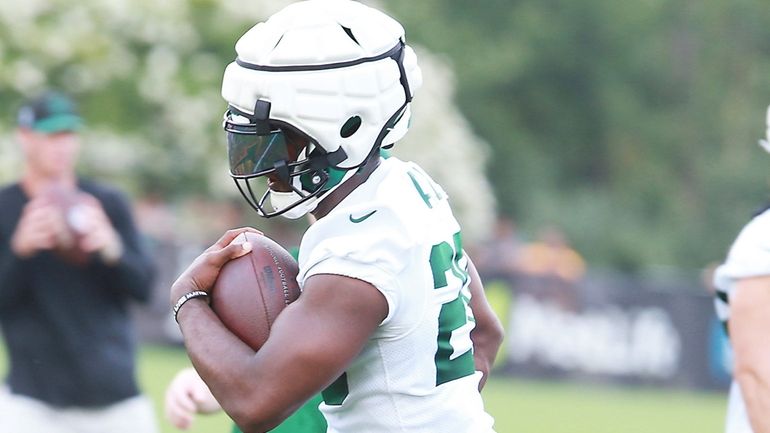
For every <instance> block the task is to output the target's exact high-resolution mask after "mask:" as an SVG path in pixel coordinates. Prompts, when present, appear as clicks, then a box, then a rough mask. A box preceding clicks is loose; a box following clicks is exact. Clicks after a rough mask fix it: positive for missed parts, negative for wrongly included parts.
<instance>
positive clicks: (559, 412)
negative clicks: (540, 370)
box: [0, 346, 726, 433]
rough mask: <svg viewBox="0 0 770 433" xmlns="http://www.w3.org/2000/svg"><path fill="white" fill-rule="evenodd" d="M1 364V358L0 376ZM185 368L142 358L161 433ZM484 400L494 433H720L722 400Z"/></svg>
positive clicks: (216, 421)
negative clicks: (168, 394)
mask: <svg viewBox="0 0 770 433" xmlns="http://www.w3.org/2000/svg"><path fill="white" fill-rule="evenodd" d="M4 361H5V359H4V357H3V356H0V371H3V372H4V371H5V366H4ZM188 365H189V361H188V359H187V355H186V354H185V353H184V351H183V350H182V349H181V348H170V347H158V346H149V347H144V348H143V349H142V351H141V353H140V359H139V376H140V381H141V385H142V387H143V389H144V391H145V392H146V393H147V394H148V395H149V396H150V398H151V399H152V400H153V402H154V403H155V407H156V411H157V413H158V416H159V418H160V425H161V431H162V432H163V433H172V432H178V430H176V429H174V428H173V427H172V426H171V425H170V424H169V423H168V422H167V421H166V420H165V419H163V416H162V414H163V408H162V404H163V393H164V390H165V387H166V385H167V384H168V383H169V381H170V380H171V378H172V377H173V376H174V374H175V373H176V372H177V371H179V370H180V369H181V368H183V367H186V366H188ZM484 401H485V404H486V406H487V409H488V410H489V412H490V413H491V414H492V415H493V416H494V417H495V420H496V422H495V426H496V430H497V431H498V433H518V432H523V433H653V432H654V433H682V432H699V433H720V432H722V431H723V428H722V424H723V418H724V412H725V402H726V397H725V395H723V394H714V393H688V392H680V391H677V392H674V391H661V390H652V389H629V388H606V387H586V386H580V385H574V384H564V383H543V382H531V381H523V380H519V379H510V378H507V377H501V376H492V378H491V380H490V382H489V383H488V385H487V387H486V389H485V390H484ZM188 431H189V432H192V433H219V432H222V433H227V432H229V431H230V422H229V420H228V418H227V417H226V416H225V415H224V414H219V415H208V416H201V417H199V418H198V419H197V420H196V423H195V425H194V426H193V428H192V429H190V430H188ZM437 433H439V432H437ZM440 433H444V432H440Z"/></svg>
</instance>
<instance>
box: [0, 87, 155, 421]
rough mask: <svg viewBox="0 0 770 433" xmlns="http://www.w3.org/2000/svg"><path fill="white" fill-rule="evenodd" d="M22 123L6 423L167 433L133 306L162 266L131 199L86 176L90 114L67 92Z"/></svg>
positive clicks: (0, 240) (40, 101) (3, 291)
mask: <svg viewBox="0 0 770 433" xmlns="http://www.w3.org/2000/svg"><path fill="white" fill-rule="evenodd" d="M18 120H19V128H18V139H19V142H20V144H21V148H22V153H23V156H24V161H23V172H22V176H21V178H20V179H19V181H18V182H15V183H13V184H11V185H8V186H6V187H4V188H3V189H2V190H0V204H2V206H1V207H0V328H1V329H2V333H3V337H4V340H5V343H6V347H7V352H8V358H9V361H10V370H9V373H8V376H7V378H6V385H7V387H6V388H2V390H0V430H1V431H3V432H30V433H31V432H46V433H52V432H53V433H91V432H93V433H96V432H99V433H102V432H110V433H120V432H125V433H152V432H156V431H157V426H156V421H155V417H154V414H153V411H152V408H151V405H150V402H149V400H148V399H146V398H145V397H144V396H142V395H140V392H139V389H138V386H137V383H136V377H135V365H134V362H135V342H134V335H133V331H132V329H131V323H130V319H129V309H128V304H129V302H130V301H131V300H138V301H146V300H147V299H148V297H149V295H150V288H151V280H152V275H153V267H152V265H151V262H150V261H149V259H148V257H147V255H146V254H145V253H144V252H143V251H142V248H141V246H140V240H139V236H138V234H137V230H136V228H135V226H134V221H133V219H132V216H131V210H130V207H129V203H128V201H127V199H126V198H125V197H124V195H123V194H122V193H121V192H119V191H117V190H116V189H114V188H112V187H109V186H106V185H103V184H100V183H96V182H93V181H90V180H86V179H82V178H79V177H78V176H77V175H76V173H75V164H76V161H77V156H78V152H79V147H80V142H79V137H78V135H77V131H78V130H79V129H80V128H81V127H82V123H83V122H82V119H81V118H80V116H79V115H78V114H77V111H76V108H75V105H74V103H73V102H72V101H71V100H70V99H69V98H68V97H66V96H64V95H62V94H59V93H47V94H44V95H42V96H41V97H39V98H37V99H34V100H32V101H30V102H29V103H27V105H25V106H24V107H22V108H21V110H20V111H19V119H18Z"/></svg>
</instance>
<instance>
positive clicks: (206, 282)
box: [170, 227, 262, 306]
mask: <svg viewBox="0 0 770 433" xmlns="http://www.w3.org/2000/svg"><path fill="white" fill-rule="evenodd" d="M243 232H253V233H257V234H260V235H261V234H262V232H261V231H259V230H257V229H255V228H252V227H242V228H238V229H233V230H228V231H227V232H226V233H225V234H224V235H222V237H221V238H219V240H218V241H216V242H215V243H214V245H212V246H210V247H208V248H207V249H206V251H204V252H203V253H202V254H201V255H199V256H198V257H196V258H195V260H193V262H192V264H190V266H188V267H187V269H185V271H184V272H182V275H180V276H179V278H177V280H176V281H175V282H174V284H173V285H172V286H171V293H170V296H171V305H172V306H173V305H174V304H176V301H177V300H178V299H179V298H180V297H181V296H182V295H184V294H185V293H189V292H193V291H196V290H201V291H204V292H209V291H210V290H211V287H212V286H213V285H214V282H215V281H216V279H217V276H218V275H219V271H220V270H221V269H222V266H224V264H225V263H227V262H229V261H230V260H232V259H236V258H238V257H240V256H242V255H244V254H246V253H248V252H249V251H251V244H250V243H248V242H245V243H242V244H241V243H233V240H234V239H235V238H236V237H237V236H238V235H239V234H241V233H243Z"/></svg>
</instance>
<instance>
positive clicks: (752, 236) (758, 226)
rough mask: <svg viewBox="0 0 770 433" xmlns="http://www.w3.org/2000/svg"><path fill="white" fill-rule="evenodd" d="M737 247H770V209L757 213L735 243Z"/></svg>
mask: <svg viewBox="0 0 770 433" xmlns="http://www.w3.org/2000/svg"><path fill="white" fill-rule="evenodd" d="M735 248H765V249H770V209H768V210H765V211H763V212H761V213H759V214H757V215H756V216H755V217H754V218H752V219H751V221H749V222H748V224H746V225H745V226H744V227H743V229H742V230H741V232H740V233H739V234H738V237H737V238H736V240H735V244H734V245H733V249H735Z"/></svg>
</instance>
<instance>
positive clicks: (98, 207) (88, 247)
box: [67, 193, 123, 263]
mask: <svg viewBox="0 0 770 433" xmlns="http://www.w3.org/2000/svg"><path fill="white" fill-rule="evenodd" d="M67 223H68V224H69V225H70V227H72V230H73V231H75V232H76V233H78V235H79V240H78V242H79V246H80V248H81V249H82V250H83V251H85V252H87V253H99V254H100V255H101V257H102V259H103V260H104V261H105V262H106V263H115V262H117V261H118V259H120V256H121V255H122V254H123V241H122V240H121V239H120V235H119V234H118V232H117V231H116V230H115V228H114V227H113V226H112V222H111V221H110V219H109V217H108V216H107V214H106V213H105V212H104V208H103V207H102V204H101V203H100V202H99V200H97V199H96V198H95V197H93V196H91V195H90V194H85V193H83V194H81V198H80V203H79V204H78V205H76V206H73V207H72V208H70V209H69V211H68V213H67Z"/></svg>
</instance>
